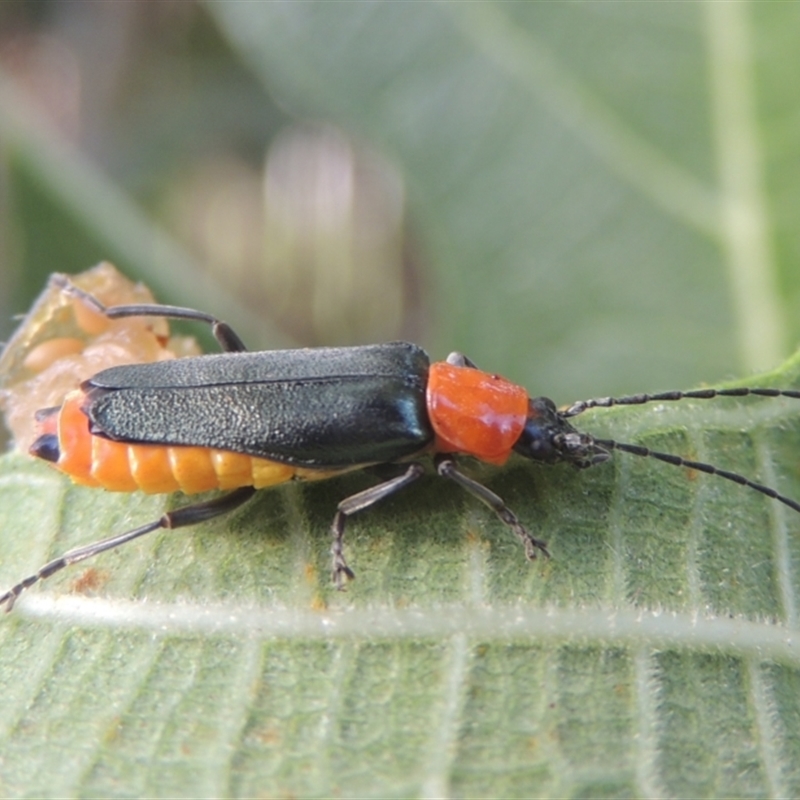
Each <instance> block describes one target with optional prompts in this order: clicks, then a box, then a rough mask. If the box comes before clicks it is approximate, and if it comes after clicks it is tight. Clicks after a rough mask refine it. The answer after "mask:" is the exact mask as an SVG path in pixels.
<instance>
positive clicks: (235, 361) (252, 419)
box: [82, 342, 433, 468]
mask: <svg viewBox="0 0 800 800" xmlns="http://www.w3.org/2000/svg"><path fill="white" fill-rule="evenodd" d="M428 367H429V359H428V356H427V354H426V353H425V351H424V350H422V349H421V348H419V347H417V346H416V345H413V344H410V343H406V342H394V343H391V344H382V345H371V346H365V347H346V348H339V347H331V348H314V349H307V350H275V351H267V352H259V353H248V352H244V353H225V354H221V355H211V356H203V357H201V358H186V359H181V360H178V361H171V362H169V363H152V364H136V365H131V366H121V367H112V368H111V369H107V370H104V371H102V372H100V373H98V374H97V375H95V376H94V377H92V378H91V379H90V380H89V381H86V382H85V383H84V384H83V387H82V388H83V390H84V391H85V392H86V400H85V403H84V406H83V410H84V412H85V413H86V415H87V416H88V417H89V420H90V424H91V431H92V433H93V434H94V435H100V436H105V437H107V438H109V439H113V440H117V441H124V442H131V443H142V444H147V443H152V444H158V445H190V446H201V447H212V448H217V449H221V450H233V451H236V452H239V453H245V454H248V455H251V456H256V457H260V458H267V459H271V460H274V461H279V462H282V463H286V464H292V465H297V466H304V467H310V468H324V467H344V466H352V465H357V464H368V463H376V462H386V461H395V460H397V459H400V458H404V457H407V456H410V455H413V454H414V453H418V452H419V451H421V450H423V449H424V448H425V447H426V446H427V445H428V444H429V443H430V442H431V441H432V439H433V431H432V429H431V426H430V422H429V421H428V415H427V410H426V405H425V387H426V384H427V376H428Z"/></svg>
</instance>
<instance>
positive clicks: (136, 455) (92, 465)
mask: <svg viewBox="0 0 800 800" xmlns="http://www.w3.org/2000/svg"><path fill="white" fill-rule="evenodd" d="M83 399H84V393H83V392H82V391H80V390H77V391H74V392H71V393H70V394H68V395H67V397H66V399H65V401H64V404H63V405H62V407H61V409H60V411H59V412H58V414H57V415H53V417H48V418H46V419H44V420H43V421H42V422H41V424H40V433H56V432H57V435H58V446H59V456H58V460H57V461H56V462H55V466H56V468H57V469H58V470H60V471H61V472H63V473H65V474H66V475H69V476H70V477H71V478H72V480H73V481H74V482H75V483H79V484H82V485H84V486H94V487H102V488H103V489H108V490H109V491H112V492H134V491H141V492H147V493H149V494H165V493H168V492H176V491H181V492H184V493H185V494H196V493H198V492H206V491H209V490H210V489H236V488H238V487H240V486H254V487H255V488H256V489H262V488H265V487H267V486H275V485H277V484H279V483H284V482H285V481H288V480H291V479H292V478H294V477H301V478H304V479H306V480H309V479H314V478H317V477H319V478H323V477H328V476H329V475H330V471H327V472H322V471H320V472H319V474H316V472H315V471H313V470H306V469H302V470H298V469H297V468H295V467H293V466H291V465H289V464H281V463H278V462H276V461H270V460H268V459H264V458H255V457H253V456H248V455H243V454H242V453H233V452H229V451H227V450H214V449H211V448H208V447H185V446H169V445H152V444H127V443H125V442H114V441H111V440H110V439H105V438H103V437H102V436H93V435H92V434H91V433H89V425H88V420H87V418H86V415H85V414H84V413H83V412H82V411H81V404H82V403H83Z"/></svg>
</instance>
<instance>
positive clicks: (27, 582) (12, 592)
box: [0, 486, 255, 612]
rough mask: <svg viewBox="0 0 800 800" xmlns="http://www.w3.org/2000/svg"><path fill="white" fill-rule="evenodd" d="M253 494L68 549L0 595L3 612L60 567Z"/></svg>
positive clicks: (234, 495)
mask: <svg viewBox="0 0 800 800" xmlns="http://www.w3.org/2000/svg"><path fill="white" fill-rule="evenodd" d="M254 493H255V489H254V488H253V487H252V486H245V487H243V488H241V489H236V490H235V491H233V492H229V493H228V494H226V495H223V496H222V497H216V498H214V499H213V500H208V501H206V502H205V503H195V504H194V505H191V506H184V507H183V508H177V509H175V510H174V511H168V512H167V513H166V514H164V515H163V516H161V517H160V518H159V519H157V520H155V521H153V522H149V523H148V524H147V525H142V527H141V528H134V529H133V530H131V531H127V532H126V533H121V534H119V535H118V536H111V537H110V538H108V539H102V540H101V541H99V542H93V543H92V544H87V545H84V546H83V547H76V548H75V549H74V550H69V551H67V552H66V553H64V555H63V556H59V557H58V558H55V559H53V560H52V561H50V562H48V563H47V564H45V565H44V566H43V567H41V568H40V569H39V570H38V571H37V572H35V573H34V574H33V575H30V576H28V577H27V578H25V579H24V580H22V581H20V582H19V583H18V584H17V585H16V586H14V587H13V588H11V589H9V590H8V591H7V592H6V593H5V594H4V595H2V596H0V606H2V605H4V604H5V607H6V611H7V612H8V611H11V609H12V608H13V607H14V603H15V602H16V600H17V598H18V597H19V596H20V595H21V594H22V593H23V592H24V591H25V590H26V589H28V588H29V587H31V586H33V584H34V583H37V582H38V581H41V580H43V579H44V578H49V577H50V576H51V575H53V574H54V573H56V572H60V571H61V570H62V569H64V567H68V566H69V565H70V564H77V563H78V562H79V561H83V560H85V559H87V558H91V557H92V556H96V555H99V554H100V553H104V552H105V551H106V550H112V549H113V548H115V547H118V546H119V545H121V544H125V543H126V542H130V541H133V539H138V538H139V537H140V536H144V535H145V534H146V533H150V532H151V531H155V530H158V529H159V528H168V529H170V530H172V529H175V528H184V527H186V526H187V525H194V524H195V523H197V522H204V521H205V520H207V519H212V518H213V517H218V516H220V515H221V514H226V513H227V512H228V511H233V509H234V508H237V507H238V506H240V505H242V503H245V502H246V501H247V500H249V499H250V498H251V497H252V496H253V494H254Z"/></svg>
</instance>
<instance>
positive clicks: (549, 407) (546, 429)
mask: <svg viewBox="0 0 800 800" xmlns="http://www.w3.org/2000/svg"><path fill="white" fill-rule="evenodd" d="M514 452H516V453H519V454H520V455H522V456H524V457H525V458H530V459H533V460H534V461H541V462H543V463H545V464H555V463H557V462H559V461H566V462H568V463H570V464H572V465H574V466H575V467H577V468H578V469H585V468H586V467H591V466H594V465H595V464H601V463H602V462H603V461H607V460H608V459H609V458H610V455H611V454H610V453H609V452H608V450H606V449H605V448H604V447H601V446H600V445H599V444H597V442H595V440H594V438H593V437H592V436H590V435H589V434H587V433H581V432H580V431H578V430H576V429H575V428H573V427H572V425H570V424H569V423H568V422H567V421H566V419H565V418H564V417H563V416H562V415H561V414H560V413H559V411H558V409H557V408H556V404H555V403H554V402H553V401H552V400H551V399H550V398H549V397H534V398H531V399H530V400H529V402H528V418H527V420H526V422H525V428H524V429H523V431H522V434H521V436H520V437H519V439H518V440H517V443H516V444H515V445H514Z"/></svg>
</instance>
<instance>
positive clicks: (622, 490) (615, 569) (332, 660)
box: [0, 1, 800, 797]
mask: <svg viewBox="0 0 800 800" xmlns="http://www.w3.org/2000/svg"><path fill="white" fill-rule="evenodd" d="M798 37H800V6H798V5H797V4H794V3H791V4H782V3H747V2H744V3H715V2H707V3H700V2H698V3H639V4H634V3H616V2H591V3H503V2H491V3H436V2H432V3H400V2H385V3H324V2H320V3H317V2H309V3H253V2H233V1H229V2H208V3H205V4H196V3H188V2H159V3H144V2H142V3H102V4H93V3H79V2H78V3H74V2H64V3H49V4H43V3H38V2H28V3H26V2H19V3H3V4H1V5H0V143H2V149H1V150H0V157H1V160H0V181H1V183H0V325H4V326H5V327H4V328H0V335H7V333H8V332H9V331H10V330H11V324H10V321H9V320H10V316H11V314H13V313H17V312H21V311H24V310H25V309H26V308H27V306H28V305H29V303H30V300H31V299H32V298H33V297H34V296H35V295H36V294H37V293H38V291H39V290H40V289H41V287H42V286H43V285H44V282H45V279H46V277H47V275H48V274H49V273H50V272H52V271H55V270H58V271H65V272H71V271H79V270H83V269H85V268H86V267H87V266H89V265H91V264H92V263H96V262H98V261H100V260H102V259H110V260H112V261H115V262H116V263H117V264H118V266H120V267H121V268H122V269H123V270H124V271H125V272H126V273H128V274H130V275H131V276H134V277H137V278H139V279H144V280H146V281H147V282H148V283H149V284H150V285H151V286H152V288H153V289H154V290H155V292H156V294H157V295H158V296H159V298H160V299H161V300H163V301H167V302H173V303H179V304H182V305H189V306H194V307H198V308H202V309H203V310H206V311H210V312H213V313H217V314H219V315H220V316H222V317H224V318H226V319H228V320H229V321H231V322H235V323H236V327H237V329H239V330H240V332H241V333H242V334H243V335H244V337H245V339H246V341H248V342H249V343H250V344H251V345H253V346H270V347H274V346H279V345H282V344H286V343H289V342H296V343H301V344H319V343H325V342H358V341H365V340H370V339H388V338H394V337H398V336H408V337H413V338H415V339H417V340H419V341H420V342H421V343H422V344H424V345H425V346H426V347H428V348H429V349H430V350H431V352H432V354H433V355H434V356H435V357H443V356H444V355H446V353H447V352H449V351H450V350H452V349H459V350H462V351H464V352H466V353H468V354H469V356H470V357H471V358H473V359H474V360H475V361H476V362H477V363H478V364H480V365H482V366H485V367H486V368H487V369H491V370H496V371H498V372H500V373H503V374H505V375H507V376H508V377H510V378H512V379H515V380H517V381H519V382H521V383H524V384H525V385H526V386H528V387H529V389H530V390H531V391H532V392H533V393H535V394H539V393H546V394H549V395H551V396H553V397H554V398H555V399H556V401H557V402H559V403H566V402H569V401H571V400H574V399H577V398H580V397H587V396H597V395H602V394H611V393H620V392H625V391H631V390H633V391H636V390H642V389H647V390H656V389H662V388H673V387H678V386H688V385H691V384H694V383H698V382H702V381H706V382H712V381H718V380H720V379H724V378H727V377H730V376H733V375H743V374H748V373H750V372H752V371H755V370H763V369H768V368H771V367H773V366H775V365H776V364H777V363H778V362H779V361H780V360H781V359H782V358H784V357H785V356H787V355H788V354H789V353H790V352H791V351H792V350H793V349H794V348H795V345H796V343H797V341H798V339H800V313H798V312H800V270H798V266H797V265H798V260H799V259H800V225H798V223H797V218H798V215H800V192H799V191H798V188H797V187H798V186H800V174H798V173H800V158H799V157H798V155H800V154H799V153H798V148H800V113H798V108H799V106H798V103H797V92H796V85H797V75H798V74H800V64H798V60H800V54H799V53H798V48H797V46H796V42H797V41H798ZM765 382H767V383H771V384H773V385H775V384H779V383H780V384H785V385H788V384H797V383H798V378H797V368H796V364H794V365H791V364H790V365H789V366H788V367H787V368H785V369H784V370H782V371H781V372H779V373H776V374H774V375H771V376H767V378H765ZM797 417H798V415H797V413H796V411H795V410H794V409H793V408H792V406H791V405H790V404H785V403H781V402H777V403H774V404H770V403H758V404H754V405H744V404H742V405H739V404H735V403H733V404H730V403H729V404H722V405H720V406H718V407H714V408H711V407H700V406H697V405H693V404H687V405H686V406H685V407H682V408H677V409H670V410H664V409H660V408H654V409H651V410H647V409H645V410H638V411H633V410H625V411H624V412H622V411H621V412H618V413H611V414H608V415H606V416H601V415H599V414H597V415H594V416H593V417H588V416H587V422H586V424H587V425H589V426H592V430H595V429H597V430H598V431H600V432H601V433H603V435H614V436H616V437H618V438H620V439H623V440H626V439H627V440H630V439H635V440H637V441H644V442H647V443H648V444H649V445H652V446H653V447H657V448H659V449H671V450H673V451H677V452H680V453H681V454H682V455H686V456H687V457H697V458H701V459H704V460H711V461H717V462H721V464H722V465H723V466H725V467H727V468H731V469H737V470H739V471H742V472H745V473H746V474H748V475H750V476H753V477H754V478H756V479H759V480H762V481H764V482H766V483H770V484H772V485H777V486H778V488H779V489H780V490H781V491H783V492H785V493H787V494H789V495H792V496H794V497H800V477H799V476H798V472H797V466H796V465H797V452H798V448H800V428H798V423H797ZM615 464H616V466H614V465H607V467H602V468H598V469H597V470H591V471H590V474H586V475H575V474H572V473H570V472H567V471H563V470H559V469H556V470H551V471H544V470H538V469H534V468H531V467H514V468H511V469H510V470H507V471H505V472H504V473H502V474H501V475H498V476H496V477H494V478H489V480H491V485H492V486H493V488H496V489H497V491H499V492H500V493H501V494H503V495H504V496H506V497H507V499H508V500H509V503H510V504H511V505H512V507H514V508H515V509H516V510H517V511H518V513H520V515H521V516H523V518H524V519H525V520H526V522H529V523H530V524H531V525H532V526H534V527H535V529H536V532H537V534H538V533H541V535H542V536H543V537H544V538H546V539H548V540H549V541H550V542H551V543H552V546H553V550H554V556H555V557H554V559H553V561H552V562H550V563H548V564H537V565H535V566H534V567H533V568H531V567H530V566H529V565H527V564H525V563H524V561H523V560H522V559H521V557H520V554H519V552H518V551H517V548H515V547H514V543H513V542H509V541H508V540H507V538H505V532H504V531H501V530H498V529H497V527H495V526H494V523H492V522H491V521H490V520H488V518H487V517H485V516H483V515H482V511H480V510H475V509H474V508H473V506H472V505H471V504H470V503H468V502H466V503H465V502H463V501H462V498H461V497H460V496H459V495H458V493H457V492H454V491H452V490H450V489H449V488H442V487H440V486H439V485H438V484H435V483H432V482H430V483H425V482H423V485H422V486H421V487H420V488H419V491H418V492H416V493H414V494H413V499H412V500H409V499H408V498H409V497H412V495H408V496H403V497H400V498H397V499H396V500H393V501H392V502H390V503H389V504H387V506H386V507H385V508H382V509H378V510H376V512H375V513H374V514H370V515H369V518H365V519H364V520H359V521H358V522H357V523H356V524H354V526H353V531H352V535H351V538H350V546H351V547H352V549H353V554H354V558H353V561H354V566H356V564H357V565H358V566H357V569H358V572H359V580H358V581H357V582H356V584H355V585H354V587H353V588H352V589H351V591H350V592H349V593H348V594H347V595H345V596H339V595H335V594H332V593H331V592H330V589H329V587H328V584H327V576H326V570H327V567H326V554H325V550H326V528H327V525H328V524H329V522H330V516H331V513H332V509H333V508H334V507H335V505H336V502H338V500H340V499H341V498H342V497H343V496H345V495H346V494H347V493H348V492H352V491H356V490H358V489H360V488H363V487H364V486H366V485H368V483H369V481H368V480H367V479H366V478H364V477H363V476H354V477H350V478H347V479H344V480H342V481H336V482H334V483H331V484H324V485H319V486H314V487H309V488H303V489H300V488H298V487H293V488H291V489H287V490H285V491H279V492H275V493H271V494H269V495H266V496H265V497H264V498H262V499H259V500H257V501H256V502H255V503H254V504H253V507H252V508H250V509H246V510H244V511H242V512H241V514H239V515H237V516H236V517H235V518H234V519H233V521H232V522H231V523H230V525H228V524H227V523H223V522H222V521H220V522H219V523H214V524H210V525H207V526H203V527H202V528H201V529H200V530H199V531H198V532H196V533H187V534H185V535H182V536H179V537H176V536H174V535H170V534H167V535H165V536H161V537H158V536H154V537H152V541H150V542H143V543H142V544H141V545H140V546H139V547H138V548H137V547H135V546H132V547H131V548H129V549H127V550H126V551H125V552H124V553H123V552H120V553H116V554H110V555H109V556H108V558H104V559H99V560H98V562H97V566H96V568H95V567H93V569H96V570H97V571H96V572H93V573H85V574H81V575H64V576H63V580H61V582H59V581H58V580H54V581H53V586H52V587H47V588H46V589H43V590H42V591H41V592H40V593H33V592H32V593H31V596H30V598H27V600H28V602H27V604H26V603H25V602H24V601H23V602H21V603H20V607H19V609H18V611H17V612H16V616H15V617H14V618H12V619H11V620H9V621H3V622H4V624H3V625H2V626H0V639H1V640H2V645H0V681H2V685H3V696H4V702H5V707H6V712H5V714H4V719H3V722H2V726H3V727H2V728H0V732H1V735H2V737H3V738H2V740H0V741H2V744H0V755H1V756H2V759H1V760H0V787H1V788H3V789H4V790H5V791H6V793H7V794H34V793H40V794H51V795H52V794H79V795H90V794H100V795H104V796H107V795H115V796H133V795H141V794H150V795H186V796H188V795H196V796H200V795H204V796H218V795H220V794H233V795H253V794H265V795H267V796H271V795H284V794H295V795H315V796H320V795H326V794H331V793H334V792H335V793H337V794H345V795H361V796H375V795H394V796H405V795H425V796H447V795H472V796H475V795H484V796H532V795H541V796H555V795H573V796H584V795H589V794H591V795H597V796H614V797H619V796H628V795H630V796H634V795H639V796H641V795H650V796H654V795H659V794H663V795H673V796H690V795H691V796H721V795H738V796H743V795H755V796H775V797H778V796H792V795H797V794H798V792H800V772H798V767H797V764H800V752H798V746H797V742H798V740H799V739H798V737H800V722H798V720H800V705H799V701H798V697H800V692H798V685H800V684H799V683H798V681H799V680H800V679H799V678H798V657H797V654H796V652H795V650H794V649H793V645H792V644H791V641H793V638H792V633H791V630H792V629H794V628H796V626H797V624H798V623H797V600H796V597H797V592H798V586H799V585H800V578H799V577H798V568H797V564H798V563H800V562H798V559H800V540H799V537H800V533H799V532H798V531H799V530H800V525H798V521H797V520H796V519H795V518H794V516H793V515H792V514H791V513H789V512H788V511H787V513H784V512H783V510H782V509H775V508H773V506H772V505H770V504H768V503H766V502H762V498H758V497H753V496H751V495H753V494H754V493H752V492H745V491H744V490H741V489H737V487H734V486H730V487H729V486H727V485H725V486H719V485H718V484H719V483H721V482H720V481H716V482H714V481H713V480H711V479H707V478H705V477H702V476H697V475H694V474H693V473H691V472H688V471H685V470H674V469H672V470H671V469H670V468H669V467H666V466H663V465H661V466H659V465H652V464H647V463H646V462H645V463H638V464H633V463H630V459H617V460H616V461H615ZM2 470H3V472H2V475H0V492H3V493H4V495H3V497H4V498H8V499H4V500H3V502H2V504H0V529H2V532H3V534H4V544H3V550H2V559H3V560H2V562H0V567H1V568H2V576H3V580H4V582H5V581H11V580H15V579H17V578H18V577H19V576H20V573H21V572H22V573H24V572H25V571H26V570H30V569H32V568H34V567H35V566H36V565H37V564H38V563H39V562H40V561H42V560H43V559H45V558H47V557H48V556H49V555H54V554H55V553H57V552H61V551H63V550H64V549H65V548H66V547H68V546H70V545H73V544H77V543H79V542H85V541H87V540H89V539H91V538H97V537H93V535H92V534H93V532H94V533H97V536H101V535H104V534H105V533H107V532H111V531H117V530H120V529H124V528H125V527H126V526H129V525H132V524H139V521H140V520H141V521H143V520H144V519H149V518H150V517H151V516H154V515H157V514H158V513H159V512H160V510H161V509H162V508H163V501H161V500H158V499H154V498H141V497H136V496H134V497H131V498H130V499H126V500H124V501H121V500H120V498H118V497H114V496H108V495H103V494H99V493H96V492H95V493H92V492H85V491H80V490H77V489H71V488H70V489H65V487H64V485H63V484H62V483H61V482H59V481H57V480H56V479H55V478H54V477H53V476H52V475H51V474H50V473H48V472H46V471H43V470H41V469H39V468H38V466H36V465H28V464H27V463H26V462H24V461H22V460H21V459H19V458H11V457H9V458H6V459H4V462H3V466H2ZM19 531H31V539H30V540H28V539H27V538H23V539H20V538H19ZM6 539H7V540H8V542H6ZM71 581H75V582H76V583H75V584H72V583H71ZM97 586H100V587H101V589H100V590H99V591H98V592H97V594H98V596H97V597H89V598H81V597H72V596H70V595H67V596H64V597H60V598H59V597H56V598H55V599H53V594H58V593H59V592H62V593H63V592H65V591H66V590H69V589H70V588H71V589H72V590H73V591H77V592H81V591H85V590H86V589H87V587H88V589H89V591H90V594H91V592H93V591H96V590H95V589H92V587H97ZM51 593H53V594H51ZM106 598H116V600H115V601H113V602H112V601H109V600H108V599H106ZM131 598H138V600H137V602H131V603H128V604H126V602H125V601H126V600H130V599H131ZM143 598H147V599H149V600H151V601H153V602H155V601H159V602H160V603H161V604H163V605H161V606H155V605H150V606H148V604H146V603H144V602H143ZM326 608H327V609H328V610H327V611H325V610H323V609H326ZM159 609H161V611H159ZM405 610H408V613H406V611H405ZM162 612H163V615H162ZM148 615H149V616H148ZM101 620H105V622H104V623H103V624H102V625H101ZM242 620H249V621H250V622H247V623H243V622H242ZM104 626H105V627H104ZM54 743H55V744H54Z"/></svg>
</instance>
